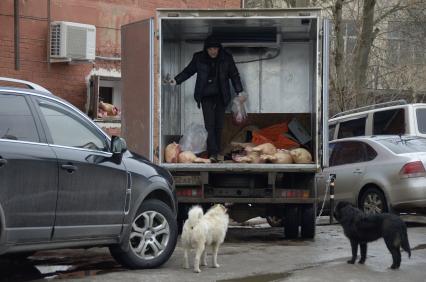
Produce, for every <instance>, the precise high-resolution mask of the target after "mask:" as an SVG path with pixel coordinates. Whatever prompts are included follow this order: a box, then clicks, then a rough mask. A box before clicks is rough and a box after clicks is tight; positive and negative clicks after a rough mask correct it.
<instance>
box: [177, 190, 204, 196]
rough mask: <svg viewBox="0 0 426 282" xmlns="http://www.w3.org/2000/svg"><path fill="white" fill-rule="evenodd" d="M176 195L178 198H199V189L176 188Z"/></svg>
mask: <svg viewBox="0 0 426 282" xmlns="http://www.w3.org/2000/svg"><path fill="white" fill-rule="evenodd" d="M176 195H177V196H178V197H201V188H178V189H177V190H176Z"/></svg>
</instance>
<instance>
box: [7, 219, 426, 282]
mask: <svg viewBox="0 0 426 282" xmlns="http://www.w3.org/2000/svg"><path fill="white" fill-rule="evenodd" d="M408 236H409V240H410V244H411V248H412V256H411V259H408V256H407V254H406V253H403V254H402V264H401V268H400V269H399V270H391V269H389V266H390V265H391V263H392V258H391V255H390V253H389V252H388V250H387V249H386V246H385V244H384V242H383V240H379V241H376V242H373V243H370V244H369V245H368V256H367V261H366V263H365V265H359V264H355V265H349V264H347V263H346V261H347V260H348V259H349V258H350V254H351V250H350V245H349V242H348V240H347V239H346V238H345V237H344V235H343V232H342V229H341V227H340V226H339V225H319V226H317V234H316V237H315V240H286V239H285V238H284V235H283V229H282V228H270V227H268V225H267V224H265V223H264V222H263V221H259V222H254V223H251V224H249V225H248V226H232V227H231V228H230V229H229V232H228V235H227V238H226V242H225V244H224V245H223V246H222V248H221V249H220V251H219V258H218V262H219V264H220V265H221V267H220V268H212V267H211V258H210V256H208V263H209V266H207V267H202V268H201V270H202V272H201V273H199V274H196V273H193V272H192V270H191V269H183V268H182V255H183V251H182V248H181V247H180V244H178V246H177V248H176V250H175V252H174V253H173V255H172V257H171V258H170V260H169V261H168V262H167V263H166V264H165V265H163V266H162V267H161V268H158V269H149V270H127V269H124V268H122V267H121V266H120V265H118V264H117V263H116V262H115V261H114V260H113V259H112V258H111V256H110V255H109V253H108V250H107V249H106V248H91V249H88V250H57V251H48V252H38V253H37V254H36V255H34V256H32V257H30V258H29V260H28V261H27V262H26V263H20V264H18V265H15V266H8V267H7V268H3V269H0V271H1V272H0V273H3V274H2V275H1V279H0V281H32V280H39V279H43V280H44V279H46V280H51V281H56V280H61V281H74V282H77V281H78V282H80V281H102V282H110V281H114V282H115V281H131V282H135V281H150V282H151V281H185V282H190V281H239V282H268V281H309V282H312V281H330V282H333V281H398V282H400V281H414V282H417V281H419V282H426V275H425V273H426V270H425V269H426V225H424V224H414V225H413V224H409V228H408ZM190 261H191V262H192V257H191V260H190ZM5 269H7V272H8V273H7V275H4V273H5Z"/></svg>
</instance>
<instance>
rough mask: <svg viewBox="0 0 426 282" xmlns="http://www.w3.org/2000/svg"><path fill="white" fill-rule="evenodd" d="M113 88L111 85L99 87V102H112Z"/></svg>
mask: <svg viewBox="0 0 426 282" xmlns="http://www.w3.org/2000/svg"><path fill="white" fill-rule="evenodd" d="M113 90H114V88H112V87H104V86H101V87H99V102H100V101H102V102H104V103H109V104H112V103H113V101H112V94H113Z"/></svg>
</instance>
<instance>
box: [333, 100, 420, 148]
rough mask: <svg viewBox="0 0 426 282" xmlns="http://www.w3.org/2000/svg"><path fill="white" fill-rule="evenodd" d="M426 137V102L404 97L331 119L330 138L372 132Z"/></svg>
mask: <svg viewBox="0 0 426 282" xmlns="http://www.w3.org/2000/svg"><path fill="white" fill-rule="evenodd" d="M388 134H389V135H395V134H396V135H411V136H413V135H414V136H421V137H426V104H420V103H418V104H407V103H406V102H405V101H404V100H399V101H392V102H386V103H380V104H375V105H370V106H366V107H361V108H357V109H352V110H349V111H345V112H342V113H338V114H336V115H334V116H333V117H332V118H331V119H330V120H329V139H330V140H334V139H340V138H346V137H354V136H369V135H388Z"/></svg>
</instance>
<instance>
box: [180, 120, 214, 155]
mask: <svg viewBox="0 0 426 282" xmlns="http://www.w3.org/2000/svg"><path fill="white" fill-rule="evenodd" d="M179 145H180V147H181V149H182V151H191V152H193V153H194V154H198V153H201V152H203V151H205V150H206V149H207V130H206V129H205V128H204V126H202V125H201V124H195V123H191V124H190V125H189V127H188V128H187V129H186V130H185V132H184V134H183V136H182V138H181V139H180V140H179Z"/></svg>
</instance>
